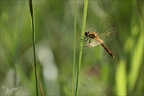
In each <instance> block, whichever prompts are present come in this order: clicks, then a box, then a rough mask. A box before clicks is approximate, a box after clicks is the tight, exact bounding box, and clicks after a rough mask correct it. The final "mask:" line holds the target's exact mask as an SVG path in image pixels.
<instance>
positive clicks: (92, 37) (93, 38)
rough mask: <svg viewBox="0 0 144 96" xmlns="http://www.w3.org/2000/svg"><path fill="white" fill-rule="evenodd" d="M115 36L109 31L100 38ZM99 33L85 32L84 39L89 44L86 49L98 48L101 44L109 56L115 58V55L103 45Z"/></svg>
mask: <svg viewBox="0 0 144 96" xmlns="http://www.w3.org/2000/svg"><path fill="white" fill-rule="evenodd" d="M111 34H113V31H112V29H109V30H108V31H107V32H105V33H103V34H101V35H100V37H101V36H102V37H103V36H109V35H111ZM100 37H99V35H98V33H97V32H96V31H92V32H89V31H87V32H85V38H84V42H87V41H88V40H89V42H88V44H87V45H86V46H85V47H94V46H97V45H99V44H101V45H102V46H103V48H104V49H105V50H106V51H107V52H108V53H109V55H110V56H111V57H112V58H114V55H113V54H112V52H111V51H110V50H109V49H108V48H107V47H106V46H105V45H104V44H103V42H104V41H103V40H102V39H100Z"/></svg>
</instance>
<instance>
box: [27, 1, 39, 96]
mask: <svg viewBox="0 0 144 96" xmlns="http://www.w3.org/2000/svg"><path fill="white" fill-rule="evenodd" d="M29 8H30V14H31V21H32V42H33V55H34V67H35V70H34V72H35V83H36V95H37V96H38V83H37V81H38V80H37V73H36V71H37V66H36V51H35V23H34V15H33V14H34V13H33V4H32V0H29Z"/></svg>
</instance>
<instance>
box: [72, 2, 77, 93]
mask: <svg viewBox="0 0 144 96" xmlns="http://www.w3.org/2000/svg"><path fill="white" fill-rule="evenodd" d="M74 6H75V7H74V13H75V16H74V47H73V48H74V52H73V74H72V96H73V95H74V85H75V84H74V83H75V71H76V70H75V66H76V65H75V64H76V63H75V59H76V57H75V54H76V16H77V11H76V10H77V3H76V0H75V3H74Z"/></svg>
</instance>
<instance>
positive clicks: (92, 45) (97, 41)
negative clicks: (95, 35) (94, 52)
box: [87, 39, 104, 47]
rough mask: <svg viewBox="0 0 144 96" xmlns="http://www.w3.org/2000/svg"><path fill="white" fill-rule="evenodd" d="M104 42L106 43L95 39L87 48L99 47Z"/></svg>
mask: <svg viewBox="0 0 144 96" xmlns="http://www.w3.org/2000/svg"><path fill="white" fill-rule="evenodd" d="M103 42H104V41H103V40H101V39H99V40H96V39H93V40H92V41H91V42H90V43H88V44H87V47H94V46H97V45H99V44H101V43H103Z"/></svg>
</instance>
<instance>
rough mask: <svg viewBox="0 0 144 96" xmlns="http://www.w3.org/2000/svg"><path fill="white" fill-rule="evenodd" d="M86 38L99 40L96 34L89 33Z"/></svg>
mask: <svg viewBox="0 0 144 96" xmlns="http://www.w3.org/2000/svg"><path fill="white" fill-rule="evenodd" d="M88 37H89V38H91V39H94V38H99V36H98V35H97V33H96V32H91V33H89V34H88Z"/></svg>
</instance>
